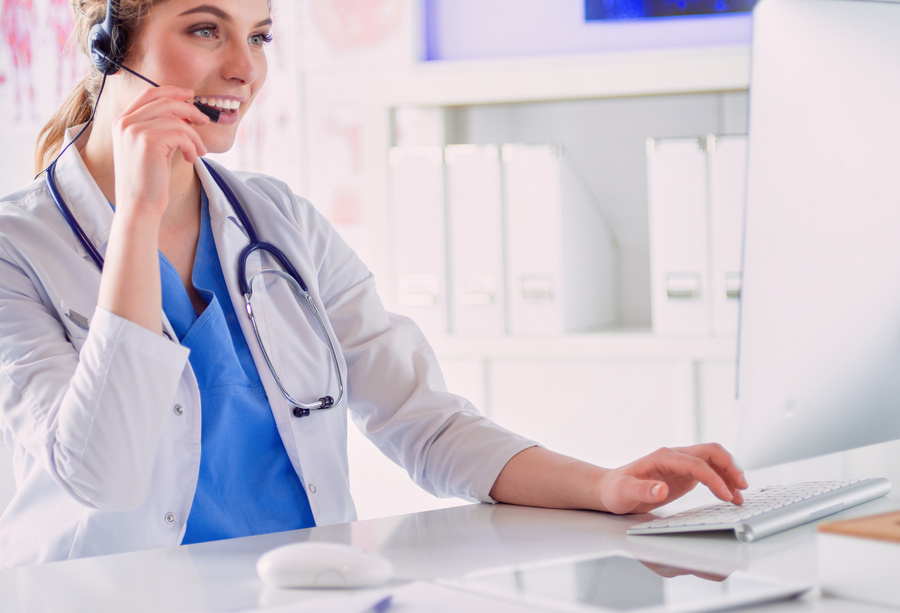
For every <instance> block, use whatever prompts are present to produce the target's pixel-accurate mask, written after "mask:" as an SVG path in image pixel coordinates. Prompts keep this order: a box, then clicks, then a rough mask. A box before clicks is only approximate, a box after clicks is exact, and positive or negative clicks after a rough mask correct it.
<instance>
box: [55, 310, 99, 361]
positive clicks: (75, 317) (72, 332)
mask: <svg viewBox="0 0 900 613" xmlns="http://www.w3.org/2000/svg"><path fill="white" fill-rule="evenodd" d="M82 311H85V309H82V310H81V311H78V310H76V309H74V308H72V307H70V306H69V305H67V304H66V303H65V302H60V305H59V312H60V313H61V314H62V317H61V321H62V324H63V328H64V330H65V333H66V338H67V339H68V340H69V342H70V343H72V346H73V347H75V351H77V352H79V353H81V348H82V347H83V346H84V343H85V341H86V340H87V335H88V332H89V331H90V327H91V320H90V318H89V317H88V316H87V315H84V314H82ZM87 312H92V311H87Z"/></svg>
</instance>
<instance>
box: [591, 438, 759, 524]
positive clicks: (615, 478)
mask: <svg viewBox="0 0 900 613" xmlns="http://www.w3.org/2000/svg"><path fill="white" fill-rule="evenodd" d="M698 483H703V484H704V485H706V486H707V487H708V488H709V489H710V491H711V492H712V493H713V494H714V495H715V496H716V497H717V498H719V499H720V500H723V501H725V502H733V503H734V504H742V503H743V501H744V499H743V496H742V495H741V490H742V489H746V488H747V479H746V478H745V477H744V473H743V472H742V471H741V470H740V469H739V468H738V467H737V465H736V464H735V463H734V459H733V458H732V457H731V454H729V453H728V452H727V451H725V449H724V448H723V447H722V446H721V445H718V444H716V443H704V444H699V445H691V446H690V447H676V448H663V449H659V450H657V451H654V452H653V453H651V454H650V455H647V456H644V457H643V458H640V459H639V460H636V461H634V462H631V463H630V464H626V465H625V466H622V467H620V468H615V469H611V470H609V471H607V472H606V473H605V474H604V475H603V476H602V477H601V478H600V480H599V481H598V483H597V488H598V489H597V492H598V496H599V498H600V500H601V506H602V507H603V510H605V511H609V512H611V513H646V512H648V511H651V510H653V509H655V508H657V507H660V506H662V505H664V504H668V503H669V502H672V501H673V500H675V499H677V498H680V497H681V496H683V495H685V494H686V493H688V492H689V491H691V490H692V489H694V487H696V486H697V484H698Z"/></svg>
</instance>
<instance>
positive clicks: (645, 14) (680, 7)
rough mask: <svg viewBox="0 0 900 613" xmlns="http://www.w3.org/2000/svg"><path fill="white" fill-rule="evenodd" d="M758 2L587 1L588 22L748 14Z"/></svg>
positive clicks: (585, 3) (736, 0)
mask: <svg viewBox="0 0 900 613" xmlns="http://www.w3.org/2000/svg"><path fill="white" fill-rule="evenodd" d="M754 4H756V0H584V18H585V19H586V20H588V21H598V20H613V19H648V18H653V17H687V16H692V15H723V14H725V13H745V12H748V11H750V10H752V9H753V5H754Z"/></svg>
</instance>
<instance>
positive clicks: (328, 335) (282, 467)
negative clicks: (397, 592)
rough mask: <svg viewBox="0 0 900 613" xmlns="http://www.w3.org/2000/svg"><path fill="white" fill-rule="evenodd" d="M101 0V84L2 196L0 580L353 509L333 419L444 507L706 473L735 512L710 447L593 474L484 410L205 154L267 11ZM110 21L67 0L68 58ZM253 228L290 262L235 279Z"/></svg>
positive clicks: (364, 280)
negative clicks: (24, 568)
mask: <svg viewBox="0 0 900 613" xmlns="http://www.w3.org/2000/svg"><path fill="white" fill-rule="evenodd" d="M111 4H112V5H114V6H115V5H117V9H118V10H117V12H118V17H119V21H118V23H114V24H113V32H112V34H113V36H114V41H113V42H114V43H115V42H118V43H119V45H118V46H119V48H118V49H116V45H115V44H114V45H113V49H112V50H109V49H107V50H106V52H105V53H107V54H113V53H115V52H118V53H119V55H116V56H115V57H111V58H106V59H109V60H110V61H115V62H116V63H115V64H114V65H113V66H112V67H109V66H107V67H106V69H108V72H109V73H110V74H109V75H108V76H106V75H104V74H102V73H101V71H100V70H99V69H97V68H95V69H94V70H92V72H91V74H90V75H88V76H87V77H86V78H85V80H84V81H83V82H82V83H81V84H80V85H79V87H78V88H76V90H75V91H74V92H73V93H72V95H71V96H70V98H69V100H67V101H66V103H65V104H64V105H63V107H62V108H61V109H60V110H59V111H58V113H57V115H56V116H55V117H54V118H53V119H52V120H51V121H50V122H49V123H48V125H47V126H46V128H45V130H44V132H43V133H42V139H41V141H40V142H39V147H38V151H37V159H38V166H39V168H41V169H43V168H46V167H47V166H48V165H50V163H51V162H53V161H54V160H56V162H55V164H53V167H52V168H51V169H50V170H48V171H47V172H45V173H44V174H43V175H42V176H40V177H39V178H38V179H36V180H35V181H33V182H32V183H31V184H29V185H27V186H26V187H24V188H23V189H22V190H20V191H18V192H15V193H13V194H10V195H9V196H7V197H6V198H4V199H3V201H2V204H0V427H2V430H3V434H4V439H5V442H6V445H7V447H8V448H10V449H11V450H12V451H13V455H14V465H15V472H16V483H17V487H18V490H17V494H16V496H15V498H14V499H13V501H12V503H11V504H10V506H9V507H8V508H7V509H6V510H5V512H4V513H3V515H2V517H0V566H15V565H22V564H31V563H39V562H47V561H52V560H64V559H69V558H77V557H83V556H91V555H100V554H109V553H116V552H124V551H132V550H138V549H146V548H154V547H165V546H173V545H177V544H180V543H191V542H198V541H205V540H214V539H221V538H231V537H237V536H243V535H249V534H258V533H263V532H270V531H277V530H289V529H295V528H302V527H308V526H312V525H324V524H329V523H335V522H345V521H350V520H353V519H354V518H355V510H354V507H353V501H352V499H351V497H350V492H349V479H348V470H349V468H348V466H347V450H346V428H347V419H348V416H352V417H353V419H354V421H355V422H356V425H357V426H358V427H360V428H361V429H362V430H363V432H364V433H365V434H366V435H367V436H368V437H369V438H370V439H372V440H373V441H374V442H375V444H376V445H378V447H379V448H380V449H381V450H382V451H383V452H384V453H385V454H386V455H388V456H389V457H390V458H391V459H392V460H395V461H396V462H398V463H399V464H400V465H402V466H403V467H405V468H406V470H407V471H408V472H409V474H410V476H411V477H412V478H413V479H414V480H415V481H416V482H417V483H418V484H419V485H421V486H422V487H423V488H425V489H426V490H428V491H430V492H432V493H434V494H436V495H439V496H458V497H462V498H466V499H470V500H479V501H500V502H508V503H514V504H525V505H538V506H548V507H565V508H585V509H596V510H599V511H607V512H613V513H628V512H644V511H647V510H650V509H652V508H655V507H657V506H659V505H662V504H665V503H667V502H669V501H671V500H673V499H675V498H677V497H679V496H681V495H683V494H684V493H685V492H687V491H689V490H690V489H692V488H693V487H694V486H696V485H697V483H704V484H706V485H707V486H708V487H709V488H710V489H711V490H712V491H713V492H714V493H715V495H716V496H718V497H719V498H721V499H723V500H732V501H734V502H736V503H740V502H741V494H740V491H739V490H740V489H742V488H745V487H746V482H745V480H744V477H743V475H742V473H741V472H740V471H739V470H738V469H737V467H736V466H735V465H734V463H733V461H732V459H731V456H730V455H729V454H728V453H727V452H726V451H725V450H723V449H722V448H721V447H720V446H718V445H715V444H705V445H697V446H693V447H688V448H682V449H661V450H659V451H657V452H655V453H653V454H651V455H650V456H647V457H645V458H642V459H639V460H637V461H636V462H634V463H632V464H629V465H627V466H624V467H621V468H618V469H612V470H610V469H603V468H599V467H596V466H592V465H589V464H585V463H582V462H578V461H576V460H573V459H571V458H567V457H564V456H560V455H558V454H555V453H553V452H551V451H549V450H546V449H544V448H542V447H540V446H538V445H536V443H534V442H532V441H529V440H526V439H524V438H522V437H519V436H517V435H514V434H512V433H510V432H508V431H506V430H504V429H502V428H500V427H498V426H497V425H495V424H493V423H491V422H490V421H488V420H486V419H484V418H483V417H482V416H480V415H479V413H478V412H477V411H476V410H475V409H474V408H473V407H472V406H471V405H470V404H469V403H468V402H467V401H465V400H464V399H462V398H460V397H458V396H455V395H452V394H450V393H448V392H447V391H446V390H445V388H444V384H443V381H442V377H441V374H440V370H439V367H438V364H437V362H436V361H435V358H434V355H433V353H432V351H431V349H430V348H429V346H428V344H427V343H426V341H425V339H424V338H423V337H422V334H421V332H420V331H419V330H418V328H417V327H416V326H415V325H414V324H413V323H412V322H411V321H409V320H407V319H404V318H401V317H398V316H396V315H393V314H390V313H387V312H386V311H385V310H384V308H383V306H382V305H381V302H380V301H379V298H378V296H377V294H376V291H375V284H374V280H373V278H372V275H371V274H370V273H369V272H368V270H367V269H366V268H365V266H364V265H363V264H362V262H360V260H359V259H358V258H357V256H356V255H355V253H353V251H352V250H351V249H349V248H348V246H347V245H346V244H345V243H344V242H343V241H342V240H341V239H340V237H339V236H338V235H337V234H336V233H335V231H334V230H333V229H332V228H331V226H330V225H329V224H328V223H327V221H325V220H324V219H323V218H322V217H321V216H320V215H319V214H318V213H317V212H316V210H315V208H313V206H312V205H311V204H310V203H309V202H307V201H306V200H304V199H302V198H300V197H298V196H296V195H294V194H293V193H291V192H290V190H289V189H288V188H287V187H286V185H285V184H284V183H282V182H280V181H278V180H276V179H274V178H272V177H268V176H263V175H258V174H247V173H233V172H230V171H228V170H227V169H225V168H223V167H221V166H220V165H218V164H215V163H212V162H209V163H207V162H205V161H204V160H203V159H201V158H202V157H203V156H204V155H206V154H207V153H208V152H221V151H226V150H227V149H229V148H230V147H231V146H232V144H233V142H234V139H235V133H236V130H237V127H238V125H239V123H240V121H241V119H242V118H243V116H244V114H245V113H246V112H247V109H248V108H249V106H250V105H251V104H252V102H253V100H254V98H255V97H256V95H257V93H258V92H259V89H260V87H261V86H262V84H263V82H264V81H265V77H266V55H265V45H266V43H267V42H268V41H269V40H270V39H271V28H272V17H271V14H270V6H269V3H268V2H267V0H217V1H216V2H209V1H208V0H178V1H177V2H175V1H172V0H122V2H121V3H118V2H112V3H111ZM106 12H107V5H106V2H105V0H104V1H101V0H76V2H75V13H74V15H75V20H76V35H77V38H78V40H79V42H80V44H81V45H82V48H83V49H84V50H85V51H88V50H89V42H88V39H89V32H90V30H91V28H92V26H95V25H96V24H98V23H100V22H103V20H104V16H105V14H106ZM95 32H96V30H95ZM94 59H95V60H97V57H95V58H94ZM100 59H101V60H102V59H104V58H100ZM101 64H102V62H101ZM132 71H133V72H132ZM135 73H137V74H135ZM139 75H143V77H141V76H139ZM145 78H149V79H151V80H152V81H153V82H155V83H158V84H160V85H161V87H153V86H151V85H149V84H148V83H147V81H146V80H145ZM194 103H196V104H194ZM92 114H93V115H92ZM216 115H219V117H218V121H212V120H211V116H212V117H215V116H216ZM60 152H62V153H61V155H60ZM57 158H58V159H57ZM229 191H230V192H233V193H232V194H229V193H228V192H229ZM239 209H240V211H239ZM64 211H67V213H65V214H64ZM244 213H245V215H246V217H244V216H243V215H244ZM254 235H257V236H258V237H259V241H265V242H266V243H270V244H272V245H274V246H275V247H276V248H277V249H278V250H280V251H279V253H280V254H283V256H284V257H283V259H279V257H278V255H277V254H275V253H273V252H272V251H267V250H264V249H257V250H253V251H252V252H250V253H249V254H246V270H244V271H241V270H239V260H240V259H241V257H242V252H244V251H245V249H246V248H247V246H248V244H250V243H251V242H252V239H253V236H254ZM291 268H293V269H294V270H295V271H296V273H297V274H296V279H294V278H291V275H290V274H289V273H291V272H292V271H291V270H290V269H291ZM271 270H275V271H277V272H264V271H271ZM243 281H247V282H249V285H250V287H249V288H248V289H249V290H251V292H252V296H253V297H252V300H251V304H252V308H253V311H254V313H255V314H256V317H255V325H256V329H254V322H252V321H251V320H250V318H249V317H248V316H247V311H246V304H245V296H244V295H243V294H244V293H245V292H244V291H242V290H241V289H240V287H241V284H242V282H243ZM301 283H302V284H303V285H305V286H306V288H308V292H309V300H308V301H307V300H306V298H305V297H304V296H303V292H302V291H300V290H297V287H298V286H300V284H301ZM317 314H318V315H317ZM332 348H333V351H332ZM288 397H290V400H289V399H288ZM320 399H321V400H320ZM298 405H304V406H307V405H308V406H309V407H311V408H310V409H309V410H306V409H304V410H300V409H298V408H297V407H298ZM330 405H333V406H330Z"/></svg>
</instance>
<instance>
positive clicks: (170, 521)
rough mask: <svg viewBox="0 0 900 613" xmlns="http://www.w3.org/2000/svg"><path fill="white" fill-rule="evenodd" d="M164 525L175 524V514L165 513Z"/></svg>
mask: <svg viewBox="0 0 900 613" xmlns="http://www.w3.org/2000/svg"><path fill="white" fill-rule="evenodd" d="M166 523H167V524H174V523H175V514H174V513H166Z"/></svg>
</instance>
